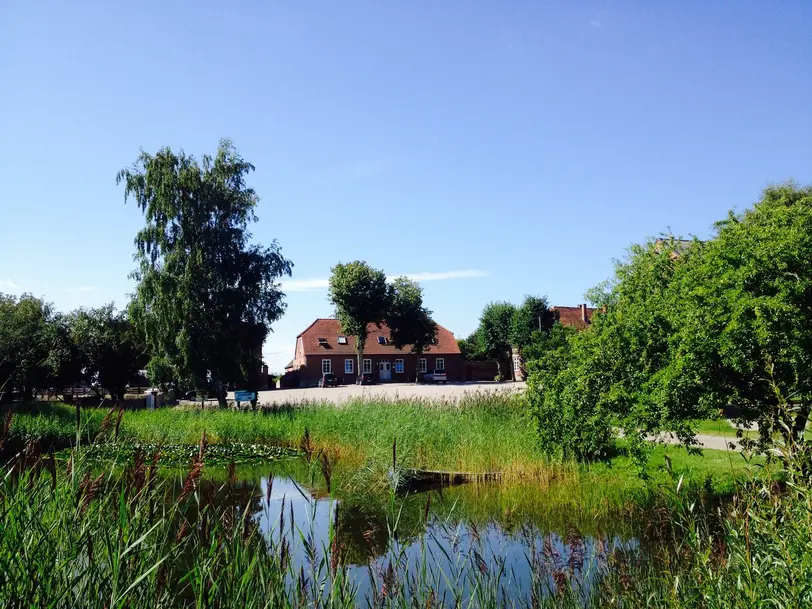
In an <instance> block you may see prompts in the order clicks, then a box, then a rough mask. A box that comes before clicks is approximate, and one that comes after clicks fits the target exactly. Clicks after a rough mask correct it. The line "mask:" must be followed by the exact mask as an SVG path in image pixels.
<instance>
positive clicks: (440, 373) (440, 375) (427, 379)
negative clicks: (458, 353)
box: [423, 370, 448, 385]
mask: <svg viewBox="0 0 812 609" xmlns="http://www.w3.org/2000/svg"><path fill="white" fill-rule="evenodd" d="M423 382H424V383H442V384H443V385H445V384H446V383H447V382H448V375H446V373H445V370H433V371H432V372H426V374H424V375H423Z"/></svg>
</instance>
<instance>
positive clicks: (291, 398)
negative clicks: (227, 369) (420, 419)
mask: <svg viewBox="0 0 812 609" xmlns="http://www.w3.org/2000/svg"><path fill="white" fill-rule="evenodd" d="M524 388H525V384H524V383H449V384H448V385H415V384H414V383H387V384H384V385H364V386H361V385H342V386H340V387H326V388H317V387H310V388H306V389H274V390H271V391H260V392H259V403H260V404H296V403H303V402H333V403H335V404H338V403H340V402H344V401H347V400H350V399H357V398H367V399H378V398H382V399H388V400H394V399H401V400H408V399H415V398H417V399H426V400H436V401H444V400H451V401H457V400H459V399H460V398H461V397H462V396H464V395H466V394H468V395H470V394H472V393H480V394H481V393H504V392H519V391H523V390H524ZM228 399H230V400H232V399H234V394H233V393H229V394H228Z"/></svg>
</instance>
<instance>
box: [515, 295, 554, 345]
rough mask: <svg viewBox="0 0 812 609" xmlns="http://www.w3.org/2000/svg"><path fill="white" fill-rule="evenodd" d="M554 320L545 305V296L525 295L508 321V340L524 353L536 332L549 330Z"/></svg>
mask: <svg viewBox="0 0 812 609" xmlns="http://www.w3.org/2000/svg"><path fill="white" fill-rule="evenodd" d="M554 322H555V315H554V314H553V312H552V311H550V310H549V309H548V307H547V298H546V297H539V296H525V297H524V302H522V304H521V306H519V307H517V308H516V310H515V312H514V313H513V319H511V321H510V333H509V340H510V344H511V346H513V347H516V348H517V349H519V350H520V352H522V353H524V349H525V347H526V346H527V345H529V344H530V343H531V342H532V340H533V334H534V333H536V332H549V331H550V328H551V327H552V326H553V323H554Z"/></svg>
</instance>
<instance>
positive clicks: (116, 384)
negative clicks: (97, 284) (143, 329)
mask: <svg viewBox="0 0 812 609" xmlns="http://www.w3.org/2000/svg"><path fill="white" fill-rule="evenodd" d="M67 325H68V332H69V336H70V342H69V344H70V345H72V346H74V353H75V355H74V357H75V358H76V360H77V361H78V366H76V367H78V369H79V370H80V376H81V378H82V379H83V380H84V381H85V382H86V383H87V385H88V386H90V387H96V388H103V389H105V390H107V391H109V392H110V395H111V397H112V398H113V399H115V400H122V399H123V398H124V392H125V388H126V386H127V383H129V382H130V381H131V380H132V379H133V378H135V377H136V375H137V374H138V372H139V370H141V369H143V367H144V366H145V365H146V353H145V346H144V345H143V343H142V342H141V340H140V337H139V336H138V335H137V333H136V331H135V329H134V328H133V327H132V325H131V324H130V321H129V319H128V317H127V314H126V312H124V311H116V310H115V307H114V306H113V305H112V304H108V305H105V306H102V307H99V308H96V309H79V310H78V311H74V312H73V313H71V314H70V315H68V316H67Z"/></svg>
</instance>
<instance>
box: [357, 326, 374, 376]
mask: <svg viewBox="0 0 812 609" xmlns="http://www.w3.org/2000/svg"><path fill="white" fill-rule="evenodd" d="M366 342H367V339H366V336H364V337H363V338H362V337H361V336H356V337H355V353H356V354H357V355H358V369H357V370H356V371H355V375H356V378H357V377H358V376H360V375H361V374H363V373H364V368H363V366H362V365H361V364H362V363H363V361H364V347H365V346H366ZM370 374H371V371H370Z"/></svg>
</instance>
